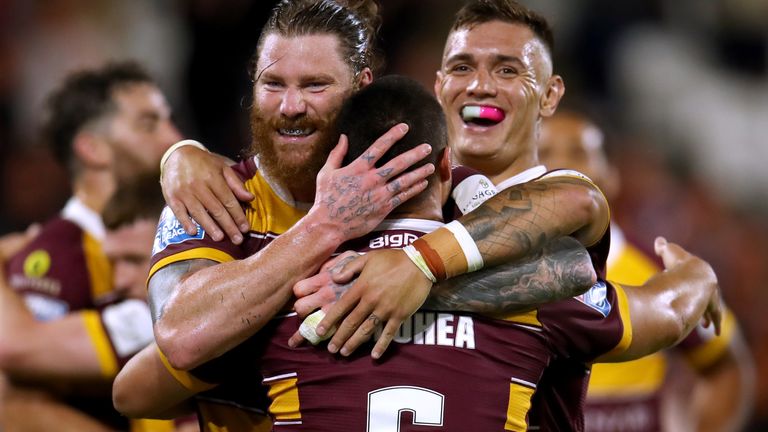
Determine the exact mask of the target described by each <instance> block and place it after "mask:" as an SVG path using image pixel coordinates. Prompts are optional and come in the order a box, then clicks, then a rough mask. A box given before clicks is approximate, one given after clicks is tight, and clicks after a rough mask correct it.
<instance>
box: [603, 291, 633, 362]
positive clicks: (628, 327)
mask: <svg viewBox="0 0 768 432" xmlns="http://www.w3.org/2000/svg"><path fill="white" fill-rule="evenodd" d="M611 285H613V287H614V288H615V290H616V303H618V306H619V316H620V317H621V323H622V327H623V329H624V330H623V331H622V334H621V339H620V340H619V343H617V344H616V346H615V347H613V349H612V350H611V351H610V352H608V353H607V354H606V355H612V354H616V353H621V352H624V351H626V350H627V348H629V345H631V344H632V321H631V319H630V316H629V301H628V300H627V293H625V292H624V287H622V286H621V285H620V284H618V283H616V282H611Z"/></svg>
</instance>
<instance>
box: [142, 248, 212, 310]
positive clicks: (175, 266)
mask: <svg viewBox="0 0 768 432" xmlns="http://www.w3.org/2000/svg"><path fill="white" fill-rule="evenodd" d="M216 264H217V263H216V261H211V260H207V259H193V260H186V261H179V262H175V263H172V264H168V265H167V266H165V267H163V268H161V269H160V270H158V271H157V272H155V274H153V275H152V278H151V279H150V280H149V284H148V289H149V292H148V293H147V297H148V301H149V310H150V311H151V312H152V322H153V323H154V322H157V321H158V320H159V319H160V318H161V317H162V316H163V308H164V307H165V304H166V302H167V301H168V299H169V298H170V297H171V295H173V293H174V292H175V291H176V287H177V286H178V285H179V283H180V282H182V281H183V280H184V279H186V278H187V277H188V276H189V275H191V274H192V273H194V272H196V271H198V270H201V269H203V268H205V267H210V266H212V265H216Z"/></svg>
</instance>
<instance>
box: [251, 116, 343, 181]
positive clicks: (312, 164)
mask: <svg viewBox="0 0 768 432" xmlns="http://www.w3.org/2000/svg"><path fill="white" fill-rule="evenodd" d="M337 114H338V110H336V111H334V112H333V113H330V114H329V115H328V117H327V118H314V117H310V116H307V115H302V116H300V117H297V118H293V119H289V118H285V117H282V116H281V117H279V118H277V119H269V118H265V117H264V116H263V115H261V112H260V111H259V109H258V108H257V107H256V106H254V107H253V108H252V109H251V134H252V138H253V140H252V141H253V142H252V143H251V154H255V155H258V156H259V162H260V164H261V165H262V166H263V167H267V170H268V172H269V175H270V176H271V177H272V178H274V179H275V180H277V181H279V182H280V183H281V184H283V185H291V186H292V187H293V186H294V185H300V186H301V187H302V188H310V187H311V188H312V189H314V187H315V178H316V177H317V173H318V172H320V169H321V168H322V167H323V165H324V164H325V161H326V159H327V158H328V153H330V151H331V149H333V147H334V145H335V144H336V142H337V141H338V133H337V132H336V128H335V127H334V124H333V121H332V119H335V118H336V115H337ZM280 129H301V130H314V132H313V134H315V135H317V136H316V137H315V140H314V142H313V143H312V144H281V143H278V142H276V140H275V139H274V137H275V135H276V134H278V133H279V132H278V131H279V130H280ZM278 146H281V147H282V148H278Z"/></svg>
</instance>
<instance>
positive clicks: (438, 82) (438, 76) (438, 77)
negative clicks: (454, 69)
mask: <svg viewBox="0 0 768 432" xmlns="http://www.w3.org/2000/svg"><path fill="white" fill-rule="evenodd" d="M442 87H443V71H441V70H439V69H438V70H437V72H435V87H434V90H435V97H436V98H437V102H438V103H439V104H440V106H443V101H442V100H441V99H440V89H441V88H442Z"/></svg>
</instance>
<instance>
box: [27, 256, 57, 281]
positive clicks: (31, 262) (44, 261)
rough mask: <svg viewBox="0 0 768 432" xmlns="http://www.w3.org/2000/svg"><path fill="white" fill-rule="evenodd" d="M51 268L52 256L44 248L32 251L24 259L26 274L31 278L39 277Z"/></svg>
mask: <svg viewBox="0 0 768 432" xmlns="http://www.w3.org/2000/svg"><path fill="white" fill-rule="evenodd" d="M50 269H51V256H50V255H49V254H48V251H46V250H44V249H37V250H35V251H32V253H30V254H29V255H27V258H26V259H24V275H26V276H27V277H29V278H34V279H39V278H41V277H43V276H45V274H46V273H48V270H50Z"/></svg>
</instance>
